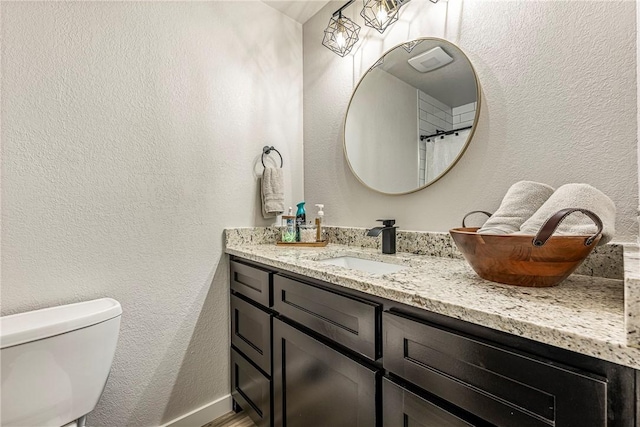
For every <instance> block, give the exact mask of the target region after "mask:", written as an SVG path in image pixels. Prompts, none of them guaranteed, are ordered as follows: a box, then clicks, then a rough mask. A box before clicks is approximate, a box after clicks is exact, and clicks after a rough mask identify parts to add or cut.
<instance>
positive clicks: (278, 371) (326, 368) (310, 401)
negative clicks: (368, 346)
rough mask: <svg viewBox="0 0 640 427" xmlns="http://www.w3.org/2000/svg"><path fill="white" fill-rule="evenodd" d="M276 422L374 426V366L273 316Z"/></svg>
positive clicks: (283, 425) (296, 426)
mask: <svg viewBox="0 0 640 427" xmlns="http://www.w3.org/2000/svg"><path fill="white" fill-rule="evenodd" d="M273 343H274V344H273V346H274V347H273V350H274V351H273V358H274V363H273V388H274V411H273V412H274V425H275V426H278V427H376V426H377V422H376V383H377V379H378V374H377V371H376V370H373V369H371V368H368V367H366V366H364V365H362V364H360V363H359V362H357V361H355V360H354V359H352V358H350V357H348V356H345V355H344V354H342V353H340V352H338V351H337V350H335V349H333V348H331V347H329V346H328V345H326V344H324V343H322V342H320V341H318V340H316V339H315V338H312V337H311V336H309V335H307V334H305V333H304V332H302V331H300V330H298V329H296V328H295V327H293V326H291V325H289V324H287V323H284V322H283V321H281V320H279V319H274V320H273Z"/></svg>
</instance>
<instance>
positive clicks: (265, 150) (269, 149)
mask: <svg viewBox="0 0 640 427" xmlns="http://www.w3.org/2000/svg"><path fill="white" fill-rule="evenodd" d="M272 151H275V152H276V153H278V156H280V167H281V168H282V165H284V161H283V160H282V154H280V152H279V151H278V150H276V148H275V147H274V146H273V145H272V146H271V147H269V146H268V145H265V146H264V147H262V159H261V160H262V167H265V168H266V166H265V165H264V156H265V154H266V155H269V154H271V152H272Z"/></svg>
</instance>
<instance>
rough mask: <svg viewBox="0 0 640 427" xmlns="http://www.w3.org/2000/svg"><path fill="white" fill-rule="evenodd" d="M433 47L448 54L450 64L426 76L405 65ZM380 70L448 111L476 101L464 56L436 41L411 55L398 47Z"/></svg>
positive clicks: (472, 73)
mask: <svg viewBox="0 0 640 427" xmlns="http://www.w3.org/2000/svg"><path fill="white" fill-rule="evenodd" d="M436 46H440V47H441V48H442V49H443V50H444V51H445V52H447V54H449V56H451V57H452V58H453V61H452V62H450V63H449V64H447V65H445V66H444V67H442V68H438V69H436V70H433V71H430V72H428V73H420V72H418V71H416V70H415V69H414V68H413V67H412V66H411V65H409V63H408V62H407V60H408V59H409V58H412V57H414V56H417V55H420V54H421V53H423V52H426V51H428V50H431V49H433V48H434V47H436ZM380 68H381V69H383V70H385V71H386V72H388V73H389V74H392V75H394V76H396V77H397V78H398V79H400V80H402V81H403V82H405V83H408V84H409V85H411V86H413V87H415V88H417V89H420V90H421V91H423V92H425V93H427V94H429V95H431V96H433V97H434V98H436V99H437V100H439V101H440V102H444V103H445V104H447V105H449V106H451V107H457V106H459V105H464V104H468V103H469V102H474V101H476V100H477V99H476V98H477V87H476V79H475V72H474V71H473V67H472V66H471V63H470V62H469V60H468V59H467V57H466V56H465V55H464V53H462V51H461V50H460V49H458V48H457V47H456V46H454V45H452V44H451V43H447V42H440V41H438V40H437V39H431V40H424V41H423V42H421V43H420V44H418V45H417V46H416V47H415V48H414V49H413V50H412V51H411V53H407V52H406V51H405V50H404V49H403V48H402V47H401V46H398V47H397V48H395V49H393V50H392V51H391V52H389V53H387V54H386V55H385V58H384V63H383V64H382V65H381V66H380Z"/></svg>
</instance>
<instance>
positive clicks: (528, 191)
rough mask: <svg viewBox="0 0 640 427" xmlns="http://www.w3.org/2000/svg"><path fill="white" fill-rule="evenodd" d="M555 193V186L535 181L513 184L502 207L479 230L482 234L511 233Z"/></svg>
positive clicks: (518, 228) (517, 229)
mask: <svg viewBox="0 0 640 427" xmlns="http://www.w3.org/2000/svg"><path fill="white" fill-rule="evenodd" d="M552 194H553V187H550V186H548V185H547V184H542V183H540V182H533V181H520V182H516V183H515V184H513V185H512V186H511V187H510V188H509V190H508V191H507V194H505V196H504V198H503V199H502V203H500V207H499V208H498V210H497V211H496V213H494V214H493V215H491V218H489V219H488V220H487V222H485V223H484V225H483V226H482V228H480V230H478V233H480V234H511V233H515V232H516V231H520V226H521V225H522V224H523V223H524V222H525V221H526V220H527V219H529V218H530V217H531V215H533V214H534V213H535V212H536V211H537V210H538V209H539V208H540V206H542V205H543V204H544V202H546V201H547V199H548V198H549V197H550V196H551V195H552Z"/></svg>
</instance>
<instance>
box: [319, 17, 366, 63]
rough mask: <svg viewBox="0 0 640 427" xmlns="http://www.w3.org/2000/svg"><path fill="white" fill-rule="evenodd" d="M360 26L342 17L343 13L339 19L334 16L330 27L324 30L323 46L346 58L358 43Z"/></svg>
mask: <svg viewBox="0 0 640 427" xmlns="http://www.w3.org/2000/svg"><path fill="white" fill-rule="evenodd" d="M359 32H360V26H359V25H358V24H356V23H355V22H353V21H352V20H350V19H349V18H345V17H343V16H342V11H340V13H338V17H335V16H332V17H331V19H330V20H329V25H328V26H327V28H326V29H325V30H324V39H323V40H322V44H323V45H324V46H325V47H327V48H329V49H331V50H332V51H333V52H335V53H337V54H338V55H340V56H345V55H346V54H347V53H349V52H350V51H351V49H352V48H353V45H354V44H356V42H357V41H358V33H359Z"/></svg>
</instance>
